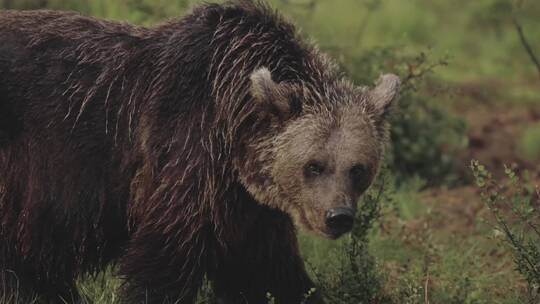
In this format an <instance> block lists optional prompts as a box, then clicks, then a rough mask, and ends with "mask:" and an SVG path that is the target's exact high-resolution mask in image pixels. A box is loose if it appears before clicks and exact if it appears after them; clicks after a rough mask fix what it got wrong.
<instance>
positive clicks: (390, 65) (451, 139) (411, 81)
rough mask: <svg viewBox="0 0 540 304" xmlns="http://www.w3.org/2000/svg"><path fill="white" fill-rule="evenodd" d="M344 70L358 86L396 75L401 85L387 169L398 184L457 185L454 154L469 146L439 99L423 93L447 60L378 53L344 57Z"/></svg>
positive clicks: (391, 50) (459, 122)
mask: <svg viewBox="0 0 540 304" xmlns="http://www.w3.org/2000/svg"><path fill="white" fill-rule="evenodd" d="M340 53H341V54H342V65H343V66H344V68H345V69H346V70H347V74H348V75H351V77H352V78H353V79H354V80H355V81H356V82H357V83H370V82H371V81H373V80H374V79H377V77H378V75H380V74H382V73H384V72H388V71H394V72H395V73H398V74H399V75H400V76H401V79H402V81H403V85H402V92H401V96H400V98H399V100H398V102H397V105H396V106H395V109H394V115H393V116H392V117H391V119H390V124H391V126H392V128H391V133H390V139H391V146H390V153H389V154H390V156H389V161H390V168H391V170H392V172H394V174H396V175H397V176H398V179H399V180H405V179H407V178H410V177H413V176H418V177H421V178H423V179H425V180H426V181H427V185H428V186H433V185H440V184H455V183H456V182H458V180H459V178H460V176H458V175H457V174H456V173H455V172H456V170H455V168H456V165H457V164H456V158H455V156H456V155H457V152H459V151H460V150H462V149H464V148H465V147H466V146H467V138H466V135H465V131H466V126H465V123H464V121H463V120H462V119H460V118H458V117H457V116H455V115H452V114H451V113H450V112H449V111H448V109H447V108H445V107H444V106H442V104H441V102H440V101H439V100H437V99H439V98H440V97H439V96H434V95H433V94H428V93H427V92H426V83H427V81H428V80H429V81H432V82H433V81H436V79H434V78H430V77H431V76H433V73H434V71H435V69H436V68H438V67H443V66H446V65H447V62H446V60H437V61H433V60H432V59H431V58H430V53H429V52H421V53H419V54H418V55H413V56H411V55H408V54H404V53H403V52H401V51H400V50H399V49H398V48H377V49H373V50H368V51H364V52H363V53H361V55H359V54H357V53H354V54H351V55H348V56H344V55H343V54H347V53H346V52H344V51H341V52H340Z"/></svg>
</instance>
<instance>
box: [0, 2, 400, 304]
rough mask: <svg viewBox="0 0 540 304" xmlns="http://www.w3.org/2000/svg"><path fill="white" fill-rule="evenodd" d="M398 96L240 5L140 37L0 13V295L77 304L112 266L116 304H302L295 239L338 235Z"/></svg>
mask: <svg viewBox="0 0 540 304" xmlns="http://www.w3.org/2000/svg"><path fill="white" fill-rule="evenodd" d="M398 89H399V80H398V78H397V77H396V76H393V75H385V76H382V77H381V79H380V80H379V82H378V84H377V86H376V87H375V88H374V89H372V90H370V89H368V88H365V87H355V86H353V85H351V84H350V83H349V82H348V81H347V80H344V79H343V78H342V75H341V74H340V72H339V71H338V70H337V69H336V67H335V65H334V64H333V63H332V62H331V61H330V60H328V59H327V58H326V57H325V56H324V55H323V54H321V53H320V52H319V51H318V50H317V48H316V47H314V46H312V45H309V44H306V43H303V42H301V39H300V38H299V37H298V35H297V34H296V33H295V29H294V27H293V26H292V25H291V24H290V23H288V22H286V21H284V20H283V18H281V17H280V16H279V15H277V14H276V13H275V12H273V11H272V10H270V9H269V8H267V7H266V6H265V5H264V4H255V3H252V2H250V1H237V2H234V3H228V4H222V5H217V4H207V5H204V6H200V7H198V8H195V9H194V10H193V11H192V12H191V13H190V14H188V15H187V16H185V17H184V18H182V19H181V20H175V21H170V22H167V23H164V24H162V25H159V26H156V27H152V28H144V27H138V26H133V25H128V24H125V23H116V22H110V21H103V20H98V19H94V18H90V17H85V16H81V15H79V14H76V13H67V12H54V11H30V12H16V11H3V12H1V13H0V279H1V280H2V284H0V286H1V288H2V290H0V296H2V297H4V298H3V300H4V302H5V303H11V302H16V301H17V300H16V299H19V301H20V302H21V303H26V302H25V301H26V300H28V299H29V298H30V297H32V296H34V295H36V296H39V297H40V298H41V299H43V300H44V301H45V302H46V303H65V302H64V301H66V302H68V303H71V302H79V301H81V299H80V296H79V295H78V293H77V289H76V285H75V281H76V279H77V278H78V277H80V276H83V275H88V274H93V273H96V272H99V271H100V270H102V269H103V268H104V267H105V266H106V265H110V264H113V265H115V268H114V269H116V273H117V275H118V276H120V277H121V278H123V280H124V285H123V288H122V299H123V301H124V302H125V303H193V302H194V299H195V297H196V295H197V292H198V290H199V288H200V286H201V282H202V281H203V279H204V278H205V277H206V278H208V280H209V281H210V282H212V285H213V288H214V290H215V293H216V295H217V297H218V298H219V299H220V301H221V302H220V303H250V304H253V303H266V294H267V293H271V294H272V295H273V296H274V297H275V298H276V300H277V302H278V303H300V302H301V301H302V299H303V297H304V294H305V293H306V292H307V291H308V290H309V289H310V288H312V287H313V283H312V282H311V281H310V279H309V278H308V276H307V274H306V271H305V269H304V265H303V261H302V258H301V257H300V256H299V252H298V245H297V241H296V236H295V226H301V227H305V228H306V229H307V230H311V231H314V232H316V233H319V234H321V235H323V236H326V237H329V238H337V237H339V236H340V235H342V234H343V233H346V232H347V231H349V230H350V229H351V226H352V224H353V216H354V213H355V208H356V207H355V204H356V201H357V200H358V199H359V197H360V196H361V195H362V193H363V192H364V191H365V190H366V188H367V187H368V186H369V184H370V183H371V181H372V180H373V178H374V176H375V175H376V172H377V170H378V167H379V163H380V161H381V157H382V154H383V149H384V144H385V140H386V138H387V134H386V133H387V130H386V129H387V126H386V123H385V117H386V115H387V113H388V110H389V107H390V105H391V101H392V100H393V99H395V97H396V95H397V93H398ZM295 224H296V225H295ZM25 299H26V300H25ZM309 301H311V302H318V301H320V296H319V295H314V296H313V297H311V298H310V300H309Z"/></svg>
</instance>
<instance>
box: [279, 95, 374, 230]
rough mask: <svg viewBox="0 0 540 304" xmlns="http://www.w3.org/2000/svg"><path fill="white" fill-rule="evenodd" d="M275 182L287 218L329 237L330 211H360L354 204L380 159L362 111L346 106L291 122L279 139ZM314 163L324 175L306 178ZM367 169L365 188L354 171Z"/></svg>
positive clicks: (314, 113)
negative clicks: (285, 199) (327, 217)
mask: <svg viewBox="0 0 540 304" xmlns="http://www.w3.org/2000/svg"><path fill="white" fill-rule="evenodd" d="M274 148H275V162H274V164H273V166H272V172H271V174H272V176H273V178H274V181H275V183H276V184H277V185H279V188H280V192H282V193H286V195H285V197H288V198H289V200H290V203H289V204H287V205H286V206H287V208H286V209H287V210H285V211H287V212H289V213H290V214H291V215H292V216H293V217H294V219H295V221H296V223H297V224H299V225H301V226H303V227H305V228H307V229H308V230H312V231H315V232H317V233H320V234H323V235H325V236H330V234H329V233H328V231H327V228H326V225H325V214H326V212H327V210H329V209H331V208H336V207H349V208H353V209H356V202H357V201H358V199H359V198H360V196H361V195H362V193H363V191H364V190H365V189H366V187H367V185H369V184H370V183H371V181H372V179H373V176H374V175H375V173H376V170H377V168H378V166H379V159H380V155H381V144H380V139H379V138H378V137H377V135H376V131H375V128H374V127H373V126H372V125H371V123H370V121H369V119H367V118H366V117H365V114H364V115H363V113H362V109H361V107H359V106H357V105H345V106H343V107H342V108H338V109H334V110H330V109H320V110H319V111H318V112H313V113H310V114H306V115H304V116H303V117H302V118H300V119H298V120H296V121H294V122H292V123H291V124H290V125H289V126H287V128H286V130H285V131H284V132H283V133H282V134H280V135H279V136H278V138H276V145H275V147H274ZM310 163H317V164H319V165H321V166H322V167H323V168H324V170H323V172H322V173H321V174H320V175H318V176H315V177H311V176H306V174H305V170H306V166H307V165H309V164H310ZM357 165H361V166H365V168H367V171H366V174H365V176H364V177H363V180H362V182H361V183H360V184H359V183H358V182H355V181H353V179H352V178H351V173H350V172H351V169H352V168H353V167H354V166H357Z"/></svg>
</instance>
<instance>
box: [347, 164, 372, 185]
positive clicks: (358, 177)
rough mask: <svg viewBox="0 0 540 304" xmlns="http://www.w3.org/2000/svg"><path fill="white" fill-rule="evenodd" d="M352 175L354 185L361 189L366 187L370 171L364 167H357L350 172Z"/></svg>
mask: <svg viewBox="0 0 540 304" xmlns="http://www.w3.org/2000/svg"><path fill="white" fill-rule="evenodd" d="M349 173H350V175H351V179H352V181H353V183H354V184H355V185H358V186H360V187H362V188H363V187H365V183H366V182H367V180H368V173H369V172H368V169H367V168H366V166H364V165H355V166H353V167H352V168H351V170H350V172H349Z"/></svg>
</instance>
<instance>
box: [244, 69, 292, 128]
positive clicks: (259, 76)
mask: <svg viewBox="0 0 540 304" xmlns="http://www.w3.org/2000/svg"><path fill="white" fill-rule="evenodd" d="M250 80H251V87H250V93H251V96H253V98H254V99H255V101H256V102H257V103H258V104H259V105H260V106H261V109H263V111H270V112H271V114H275V115H277V116H278V117H279V118H280V119H285V118H287V117H288V116H289V113H290V111H291V108H290V104H289V100H288V97H287V95H288V94H287V86H286V85H284V84H279V83H276V82H274V80H272V74H271V73H270V71H269V70H268V69H267V68H265V67H263V68H259V69H257V70H255V71H254V72H253V73H251V76H250Z"/></svg>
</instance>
